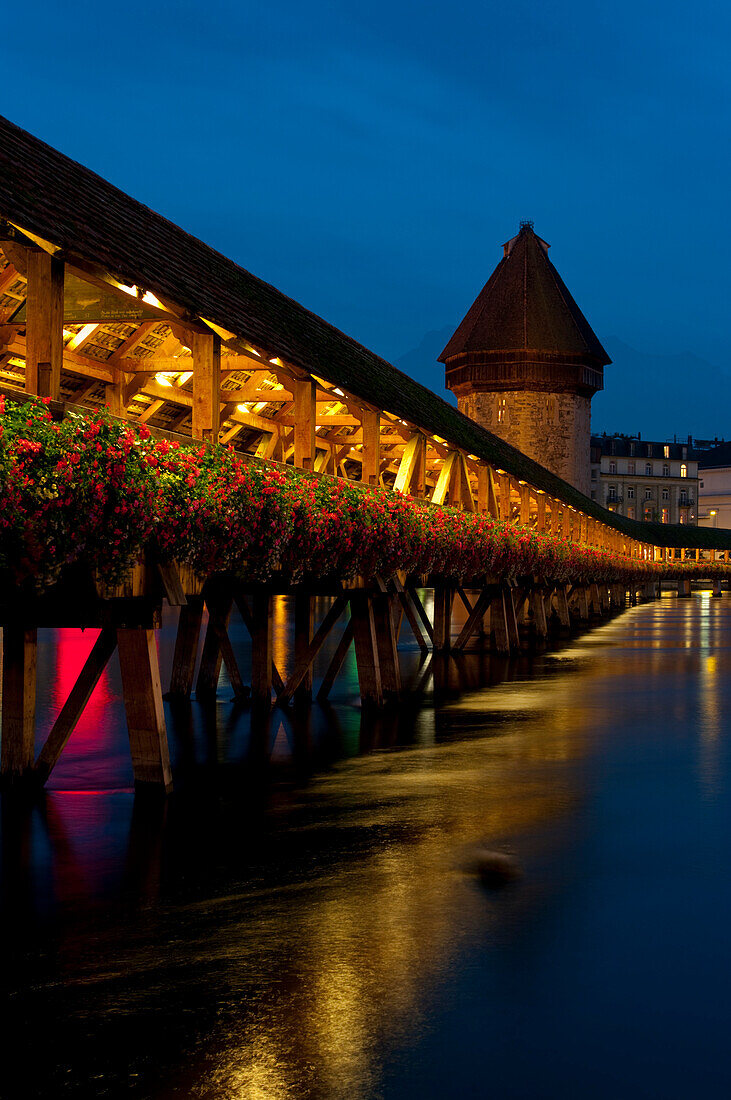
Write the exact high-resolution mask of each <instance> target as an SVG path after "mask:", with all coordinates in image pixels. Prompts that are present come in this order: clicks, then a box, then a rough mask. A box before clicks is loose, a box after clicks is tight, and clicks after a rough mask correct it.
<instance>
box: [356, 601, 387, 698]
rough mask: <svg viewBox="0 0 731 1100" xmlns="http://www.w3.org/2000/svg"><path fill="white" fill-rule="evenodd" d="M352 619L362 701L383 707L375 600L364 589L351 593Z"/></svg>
mask: <svg viewBox="0 0 731 1100" xmlns="http://www.w3.org/2000/svg"><path fill="white" fill-rule="evenodd" d="M350 619H351V623H352V624H353V638H354V641H355V659H356V663H357V665H358V683H359V686H360V697H361V700H362V701H363V703H364V704H366V705H368V704H375V705H376V706H380V705H381V704H382V703H383V688H382V686H381V669H380V664H379V660H378V644H377V641H376V628H375V622H374V618H373V600H372V598H371V596H370V594H369V593H368V592H367V591H366V590H365V589H356V590H355V591H353V593H352V594H351V597H350Z"/></svg>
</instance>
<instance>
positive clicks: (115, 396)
mask: <svg viewBox="0 0 731 1100" xmlns="http://www.w3.org/2000/svg"><path fill="white" fill-rule="evenodd" d="M111 371H112V381H111V382H107V383H105V386H104V405H105V407H106V410H107V412H108V413H111V415H112V416H119V417H121V418H124V417H125V415H126V409H125V407H124V401H123V400H122V391H123V389H124V378H123V375H122V372H121V371H120V370H119V369H118V368H117V367H112V368H111Z"/></svg>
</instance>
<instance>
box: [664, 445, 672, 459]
mask: <svg viewBox="0 0 731 1100" xmlns="http://www.w3.org/2000/svg"><path fill="white" fill-rule="evenodd" d="M662 453H663V457H664V458H670V448H669V447H668V445H667V443H666V444H665V446H664V447H663V449H662Z"/></svg>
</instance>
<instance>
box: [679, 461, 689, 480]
mask: <svg viewBox="0 0 731 1100" xmlns="http://www.w3.org/2000/svg"><path fill="white" fill-rule="evenodd" d="M680 476H681V477H687V476H688V467H687V466H686V465H685V463H683V464H682V466H681V467H680Z"/></svg>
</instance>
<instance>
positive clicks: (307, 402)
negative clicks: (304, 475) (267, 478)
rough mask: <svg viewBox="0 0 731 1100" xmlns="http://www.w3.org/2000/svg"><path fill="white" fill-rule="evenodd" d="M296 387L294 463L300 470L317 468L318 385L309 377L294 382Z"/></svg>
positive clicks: (294, 387)
mask: <svg viewBox="0 0 731 1100" xmlns="http://www.w3.org/2000/svg"><path fill="white" fill-rule="evenodd" d="M292 386H293V389H294V464H295V466H296V467H297V468H298V469H300V470H314V468H315V449H316V448H315V440H316V436H315V427H316V423H317V405H316V403H315V400H316V394H317V386H316V385H315V383H314V382H312V381H310V380H309V379H305V380H304V381H300V380H299V379H297V380H296V381H294V382H293V383H292Z"/></svg>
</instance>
